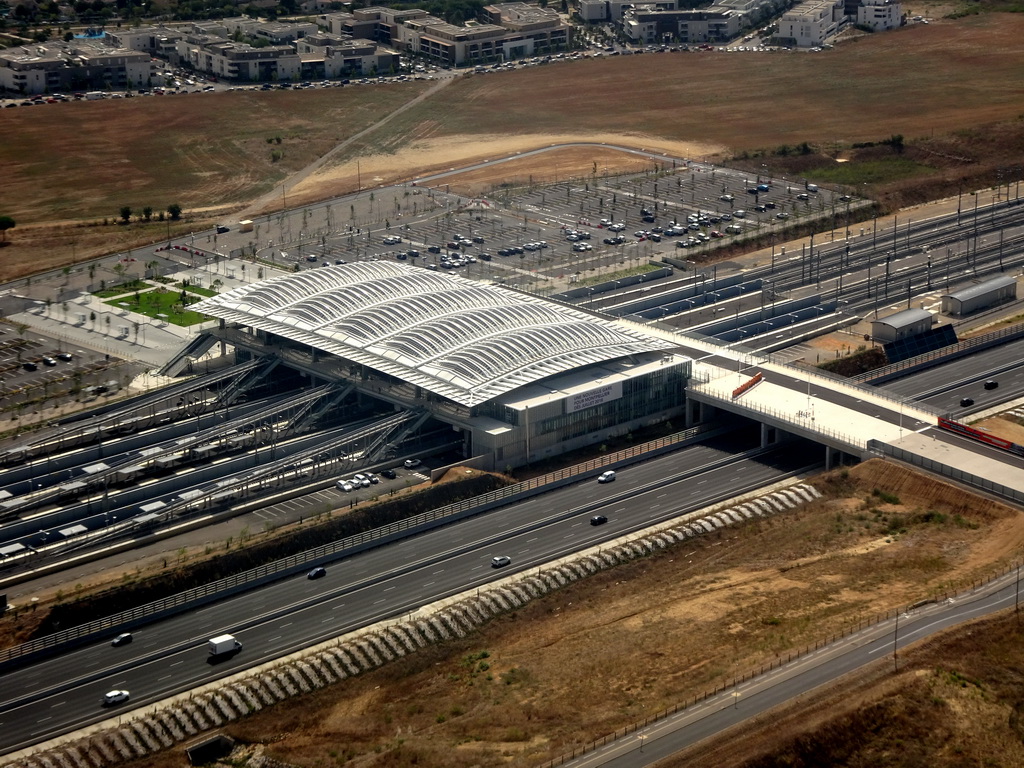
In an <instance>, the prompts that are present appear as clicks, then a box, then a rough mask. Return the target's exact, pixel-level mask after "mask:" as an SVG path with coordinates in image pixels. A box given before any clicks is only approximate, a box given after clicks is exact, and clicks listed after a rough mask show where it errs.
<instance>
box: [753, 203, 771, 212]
mask: <svg viewBox="0 0 1024 768" xmlns="http://www.w3.org/2000/svg"><path fill="white" fill-rule="evenodd" d="M754 210H755V211H757V212H758V213H764V212H765V211H767V210H768V206H766V205H765V204H764V203H758V204H757V205H755V206H754Z"/></svg>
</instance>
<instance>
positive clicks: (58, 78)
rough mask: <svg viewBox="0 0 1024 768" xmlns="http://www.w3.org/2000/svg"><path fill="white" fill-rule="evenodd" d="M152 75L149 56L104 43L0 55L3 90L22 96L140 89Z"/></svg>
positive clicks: (33, 47) (45, 46) (36, 47)
mask: <svg viewBox="0 0 1024 768" xmlns="http://www.w3.org/2000/svg"><path fill="white" fill-rule="evenodd" d="M152 74H153V63H152V60H151V58H150V56H149V54H148V53H141V52H139V51H133V50H128V49H125V48H115V47H110V46H106V45H103V44H102V43H92V42H86V41H78V40H75V41H72V42H55V43H33V44H32V45H22V46H17V47H14V48H6V49H4V50H2V51H0V89H3V90H6V91H9V92H12V93H18V94H23V95H27V94H36V93H61V92H70V91H89V90H96V91H110V90H126V89H128V88H141V87H143V86H145V85H147V84H148V83H149V82H150V79H151V77H152Z"/></svg>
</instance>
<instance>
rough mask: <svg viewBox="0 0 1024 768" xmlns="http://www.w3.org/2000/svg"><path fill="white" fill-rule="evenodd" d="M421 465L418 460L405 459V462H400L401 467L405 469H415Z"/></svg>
mask: <svg viewBox="0 0 1024 768" xmlns="http://www.w3.org/2000/svg"><path fill="white" fill-rule="evenodd" d="M422 463H423V462H422V461H420V460H419V459H406V460H405V461H403V462H402V466H403V467H405V468H406V469H415V468H416V467H418V466H419V465H420V464H422Z"/></svg>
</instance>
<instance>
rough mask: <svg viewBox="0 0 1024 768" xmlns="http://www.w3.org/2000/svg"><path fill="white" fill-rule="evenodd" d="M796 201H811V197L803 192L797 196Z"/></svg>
mask: <svg viewBox="0 0 1024 768" xmlns="http://www.w3.org/2000/svg"><path fill="white" fill-rule="evenodd" d="M796 199H797V200H810V199H811V196H810V195H808V194H807V193H806V192H801V193H800V194H799V195H797V196H796Z"/></svg>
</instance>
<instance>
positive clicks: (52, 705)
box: [50, 701, 67, 709]
mask: <svg viewBox="0 0 1024 768" xmlns="http://www.w3.org/2000/svg"><path fill="white" fill-rule="evenodd" d="M65 704H67V702H66V701H58V702H57V703H56V704H51V705H50V709H53V708H55V707H63V706H64V705H65Z"/></svg>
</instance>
